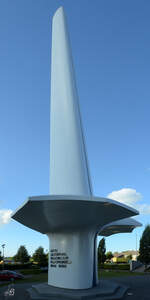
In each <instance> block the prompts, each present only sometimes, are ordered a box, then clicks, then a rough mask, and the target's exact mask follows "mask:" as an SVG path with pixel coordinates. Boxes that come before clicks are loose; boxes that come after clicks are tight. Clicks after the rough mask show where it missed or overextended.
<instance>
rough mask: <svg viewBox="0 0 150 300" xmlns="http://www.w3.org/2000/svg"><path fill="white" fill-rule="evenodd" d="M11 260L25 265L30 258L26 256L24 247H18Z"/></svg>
mask: <svg viewBox="0 0 150 300" xmlns="http://www.w3.org/2000/svg"><path fill="white" fill-rule="evenodd" d="M13 259H14V261H18V262H21V263H22V264H24V263H27V262H28V261H29V259H30V256H29V254H28V251H27V249H26V247H25V246H20V247H19V249H18V251H17V253H16V255H15V256H14V257H13Z"/></svg>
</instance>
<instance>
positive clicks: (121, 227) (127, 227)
mask: <svg viewBox="0 0 150 300" xmlns="http://www.w3.org/2000/svg"><path fill="white" fill-rule="evenodd" d="M140 226H142V224H141V223H140V222H138V221H136V220H134V219H133V218H126V219H122V220H117V221H114V222H111V223H109V224H106V225H105V226H104V227H103V228H102V229H101V231H100V232H99V234H98V235H102V236H110V235H112V234H116V233H127V232H132V231H133V229H135V228H136V227H140Z"/></svg>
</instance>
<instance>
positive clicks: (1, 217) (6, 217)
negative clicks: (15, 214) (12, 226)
mask: <svg viewBox="0 0 150 300" xmlns="http://www.w3.org/2000/svg"><path fill="white" fill-rule="evenodd" d="M11 214H12V210H11V209H0V227H1V226H2V225H4V224H8V223H9V222H10V220H11Z"/></svg>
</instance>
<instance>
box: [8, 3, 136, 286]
mask: <svg viewBox="0 0 150 300" xmlns="http://www.w3.org/2000/svg"><path fill="white" fill-rule="evenodd" d="M137 214H138V211H137V210H135V209H133V208H131V207H129V206H127V205H124V204H122V203H119V202H117V201H114V200H110V199H106V198H100V197H94V196H93V194H92V184H91V178H90V172H89V167H88V160H87V153H86V147H85V140H84V134H83V128H82V122H81V114H80V108H79V100H78V95H77V89H76V83H75V75H74V68H73V62H72V55H71V49H70V42H69V36H68V31H67V25H66V18H65V14H64V10H63V8H62V7H61V8H59V9H58V10H57V11H56V13H55V15H54V17H53V22H52V60H51V109H50V195H47V196H35V197H29V198H28V199H27V201H26V202H25V203H24V204H23V205H22V206H21V207H20V208H18V209H17V210H16V212H15V213H14V214H13V219H15V220H17V221H18V222H20V223H22V224H23V225H25V226H28V227H30V228H32V229H35V230H37V231H39V232H41V233H45V234H47V236H48V238H49V239H50V250H49V274H48V284H49V285H52V286H56V287H61V288H67V289H88V288H91V287H93V286H94V285H95V284H96V281H95V276H96V275H95V274H96V270H95V259H96V258H95V253H96V248H95V247H96V246H95V245H96V243H95V239H96V236H97V233H98V232H99V231H100V228H101V227H103V226H104V225H106V224H107V223H110V222H113V221H116V220H117V219H123V218H127V217H130V216H133V215H137Z"/></svg>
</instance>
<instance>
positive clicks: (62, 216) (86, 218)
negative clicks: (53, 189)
mask: <svg viewBox="0 0 150 300" xmlns="http://www.w3.org/2000/svg"><path fill="white" fill-rule="evenodd" d="M137 214H138V211H136V210H135V209H133V208H131V207H129V206H127V205H124V204H122V203H118V202H117V201H115V200H111V199H106V198H98V197H83V196H82V197H79V196H69V195H54V196H52V195H48V196H37V197H35V196H34V197H29V199H28V200H27V201H26V202H25V203H24V204H23V205H22V206H21V207H20V208H18V209H17V210H16V211H15V212H14V213H13V215H12V217H13V219H15V220H16V221H18V222H20V223H22V224H23V225H25V226H28V227H30V228H32V229H34V230H37V231H39V232H41V233H50V232H51V233H54V232H66V231H70V232H73V231H75V230H84V229H87V228H88V229H89V230H92V228H94V230H95V233H96V232H98V231H99V230H100V228H102V227H103V226H104V225H106V224H107V223H110V222H112V221H116V220H118V219H121V218H127V217H131V216H134V215H137Z"/></svg>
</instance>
